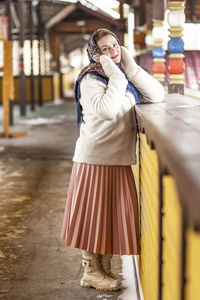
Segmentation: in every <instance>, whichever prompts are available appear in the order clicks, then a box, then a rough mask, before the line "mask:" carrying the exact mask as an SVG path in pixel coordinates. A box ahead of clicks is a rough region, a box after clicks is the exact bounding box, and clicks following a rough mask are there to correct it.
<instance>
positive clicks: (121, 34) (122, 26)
mask: <svg viewBox="0 0 200 300" xmlns="http://www.w3.org/2000/svg"><path fill="white" fill-rule="evenodd" d="M123 4H124V0H120V1H119V13H120V20H119V33H118V36H119V40H120V43H121V44H122V45H123V44H124V31H125V22H124V13H123Z"/></svg>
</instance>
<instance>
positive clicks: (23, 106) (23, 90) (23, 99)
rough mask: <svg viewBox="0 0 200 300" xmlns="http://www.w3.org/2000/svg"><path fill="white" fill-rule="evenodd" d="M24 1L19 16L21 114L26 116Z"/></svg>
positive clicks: (20, 3)
mask: <svg viewBox="0 0 200 300" xmlns="http://www.w3.org/2000/svg"><path fill="white" fill-rule="evenodd" d="M24 9H25V8H24V0H19V1H18V14H19V20H20V32H19V44H20V74H19V97H20V99H19V100H20V114H21V116H25V115H26V82H25V74H24V56H23V47H24V39H25V15H24Z"/></svg>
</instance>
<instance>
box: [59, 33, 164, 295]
mask: <svg viewBox="0 0 200 300" xmlns="http://www.w3.org/2000/svg"><path fill="white" fill-rule="evenodd" d="M87 52H88V57H89V60H90V64H89V65H88V66H87V67H85V68H84V69H83V70H82V72H81V73H80V74H79V76H78V79H77V82H76V85H75V96H76V103H77V116H78V118H77V121H78V125H79V124H80V136H79V138H78V140H77V142H76V148H75V153H74V157H73V162H74V164H73V169H72V174H71V180H70V184H69V190H68V197H67V202H66V209H65V215H64V221H63V228H62V238H64V239H65V240H66V245H67V246H71V247H75V248H79V249H81V250H82V256H83V259H82V264H83V267H84V275H83V278H82V279H81V286H83V287H94V288H96V289H100V290H118V289H119V288H120V285H119V283H118V281H117V279H116V276H115V275H114V274H113V273H112V271H111V264H110V260H111V257H112V255H113V254H120V255H124V254H131V255H133V254H134V255H136V254H139V227H138V204H137V194H136V188H135V182H134V177H133V174H132V170H131V165H132V164H135V163H136V153H135V144H136V132H137V128H136V120H135V115H134V106H135V104H136V103H140V102H146V103H151V102H160V101H163V99H164V89H163V87H162V85H161V84H160V83H159V82H158V81H157V80H155V79H154V78H153V77H152V76H150V75H149V74H148V73H147V72H145V71H144V70H143V69H142V68H141V67H139V66H138V65H137V64H136V62H135V61H134V59H133V58H132V57H131V56H130V55H129V52H128V50H126V48H124V47H120V45H119V41H118V38H117V36H116V35H115V34H114V33H113V32H111V31H109V30H107V29H98V30H97V31H95V32H94V34H93V36H92V38H91V40H90V42H89V44H88V49H87Z"/></svg>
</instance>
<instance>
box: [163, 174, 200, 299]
mask: <svg viewBox="0 0 200 300" xmlns="http://www.w3.org/2000/svg"><path fill="white" fill-rule="evenodd" d="M162 184H163V218H162V229H163V232H162V236H163V244H162V261H163V264H162V298H161V299H162V300H170V299H173V300H180V299H181V289H182V282H181V278H182V273H181V272H182V265H181V259H182V210H181V206H180V203H179V198H178V194H177V190H176V184H175V181H174V179H173V177H172V176H163V181H162ZM190 300H192V298H191V299H190ZM195 300H196V299H195Z"/></svg>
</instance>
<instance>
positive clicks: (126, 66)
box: [121, 46, 139, 78]
mask: <svg viewBox="0 0 200 300" xmlns="http://www.w3.org/2000/svg"><path fill="white" fill-rule="evenodd" d="M121 67H122V69H123V70H124V72H125V73H126V75H127V77H128V78H130V77H133V76H135V75H136V74H137V72H138V70H139V66H138V65H137V64H136V62H135V60H134V58H133V57H132V56H131V55H130V53H129V51H128V50H127V49H126V48H125V47H123V46H121Z"/></svg>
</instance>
